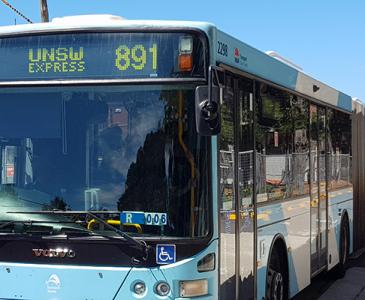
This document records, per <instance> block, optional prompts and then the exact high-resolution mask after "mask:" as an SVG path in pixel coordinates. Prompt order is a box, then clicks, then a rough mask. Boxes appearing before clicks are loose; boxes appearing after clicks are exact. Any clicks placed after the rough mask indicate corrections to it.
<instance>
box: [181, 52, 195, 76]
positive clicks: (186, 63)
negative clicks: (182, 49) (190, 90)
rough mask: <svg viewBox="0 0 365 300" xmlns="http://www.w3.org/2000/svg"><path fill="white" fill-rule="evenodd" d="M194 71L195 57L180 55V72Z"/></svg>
mask: <svg viewBox="0 0 365 300" xmlns="http://www.w3.org/2000/svg"><path fill="white" fill-rule="evenodd" d="M192 69H193V56H192V55H191V54H180V55H179V70H180V71H184V72H186V71H191V70H192Z"/></svg>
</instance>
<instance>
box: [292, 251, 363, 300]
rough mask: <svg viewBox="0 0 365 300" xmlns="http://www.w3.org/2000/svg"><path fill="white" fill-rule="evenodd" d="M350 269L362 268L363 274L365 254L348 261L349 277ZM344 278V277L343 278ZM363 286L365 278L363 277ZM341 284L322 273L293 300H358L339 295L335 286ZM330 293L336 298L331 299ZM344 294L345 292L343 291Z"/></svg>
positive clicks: (357, 254)
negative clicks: (335, 295) (333, 293)
mask: <svg viewBox="0 0 365 300" xmlns="http://www.w3.org/2000/svg"><path fill="white" fill-rule="evenodd" d="M352 268H355V269H357V268H363V270H364V274H365V253H355V254H354V255H353V256H352V257H351V258H350V260H349V264H348V270H349V269H351V271H350V273H351V274H350V275H353V274H352V273H354V270H355V269H352ZM345 278H346V276H345ZM363 280H364V285H365V276H364V279H363ZM339 284H342V282H341V280H338V281H336V278H335V277H334V276H333V275H332V274H331V272H329V273H322V274H319V275H318V276H316V277H315V278H313V279H312V284H311V285H310V286H309V287H307V288H306V289H304V290H303V291H302V292H300V293H299V294H298V295H297V296H295V297H294V298H293V300H312V299H319V298H320V297H321V296H323V295H324V297H322V298H321V299H325V298H327V296H328V298H331V299H333V300H335V299H360V298H350V297H348V298H347V297H346V296H345V295H341V288H339V289H337V286H336V285H339ZM332 291H334V292H336V294H337V297H333V295H332ZM344 292H345V291H344Z"/></svg>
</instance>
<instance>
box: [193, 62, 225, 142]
mask: <svg viewBox="0 0 365 300" xmlns="http://www.w3.org/2000/svg"><path fill="white" fill-rule="evenodd" d="M224 83H225V73H224V70H223V69H222V68H220V67H217V66H210V67H209V77H208V85H207V86H198V87H197V88H196V90H195V120H196V130H197V132H198V134H200V135H205V136H211V135H217V134H219V133H220V131H221V117H220V109H219V104H220V97H221V93H220V91H221V89H222V88H223V87H224Z"/></svg>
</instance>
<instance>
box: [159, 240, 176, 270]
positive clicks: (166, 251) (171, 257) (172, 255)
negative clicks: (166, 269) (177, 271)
mask: <svg viewBox="0 0 365 300" xmlns="http://www.w3.org/2000/svg"><path fill="white" fill-rule="evenodd" d="M174 262H176V246H175V245H156V263H157V264H159V265H167V264H172V263H174Z"/></svg>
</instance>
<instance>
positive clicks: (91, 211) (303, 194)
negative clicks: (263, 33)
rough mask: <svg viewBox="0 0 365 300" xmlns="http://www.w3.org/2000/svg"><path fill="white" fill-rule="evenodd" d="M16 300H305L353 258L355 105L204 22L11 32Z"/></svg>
mask: <svg viewBox="0 0 365 300" xmlns="http://www.w3.org/2000/svg"><path fill="white" fill-rule="evenodd" d="M0 64H1V68H0V150H1V151H0V161H1V188H0V298H1V299H14V300H15V299H28V300H43V299H49V300H109V299H115V300H118V299H123V300H124V299H148V300H151V299H199V300H208V299H209V300H213V299H288V298H291V297H293V296H294V295H295V294H297V293H298V292H299V291H301V290H302V289H303V288H305V287H306V286H308V285H309V284H310V282H311V278H312V277H313V276H315V275H316V274H318V273H319V272H321V271H324V270H330V269H336V270H337V272H338V273H339V274H341V273H343V272H344V267H345V265H346V261H347V258H348V256H349V254H350V253H351V252H352V251H353V239H352V231H353V192H352V171H351V168H352V161H351V157H352V156H351V155H352V152H351V136H352V133H351V114H352V100H351V97H350V96H348V95H345V94H343V93H341V92H339V91H337V90H335V89H333V88H331V87H329V86H327V85H325V84H323V83H321V82H319V81H318V80H315V79H313V78H311V77H310V76H308V75H306V74H305V73H303V72H302V71H301V70H299V69H298V68H296V67H295V66H293V65H289V64H288V62H287V61H286V60H285V59H280V57H279V58H274V57H272V56H270V55H267V54H265V53H262V52H260V51H258V50H256V49H254V48H252V47H250V46H248V45H247V44H245V43H243V42H241V41H239V40H237V39H234V38H233V37H231V36H229V35H227V34H226V33H223V32H222V31H220V30H218V29H217V28H216V27H215V26H214V25H211V24H208V23H198V22H175V21H171V22H169V21H131V20H124V19H122V18H119V17H115V16H105V15H104V16H79V17H65V18H59V19H54V20H53V21H52V22H50V23H43V24H32V25H18V26H8V27H2V28H0Z"/></svg>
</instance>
